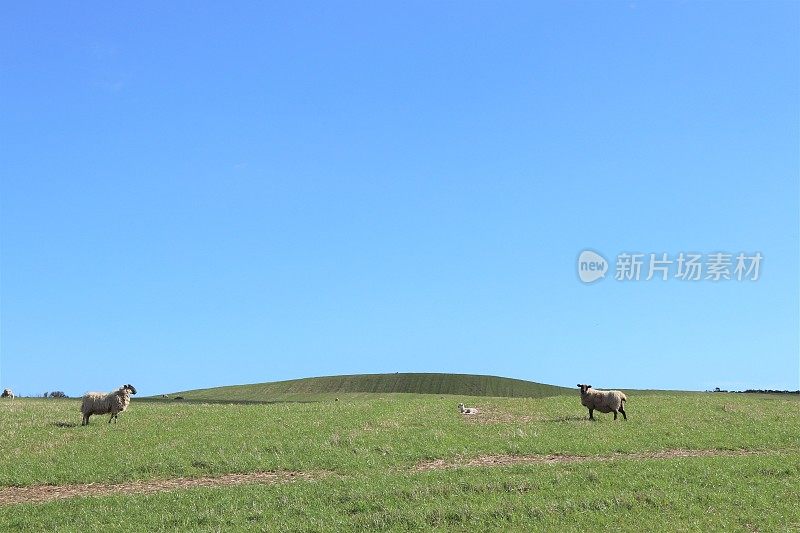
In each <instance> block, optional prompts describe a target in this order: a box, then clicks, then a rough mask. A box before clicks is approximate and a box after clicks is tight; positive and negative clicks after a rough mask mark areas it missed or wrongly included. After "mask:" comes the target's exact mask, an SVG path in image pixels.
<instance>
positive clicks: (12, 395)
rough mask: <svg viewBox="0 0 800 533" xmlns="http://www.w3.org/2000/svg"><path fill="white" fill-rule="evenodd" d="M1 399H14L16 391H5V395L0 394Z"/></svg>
mask: <svg viewBox="0 0 800 533" xmlns="http://www.w3.org/2000/svg"><path fill="white" fill-rule="evenodd" d="M0 398H11V399H12V400H13V399H14V391H13V390H11V389H3V394H0Z"/></svg>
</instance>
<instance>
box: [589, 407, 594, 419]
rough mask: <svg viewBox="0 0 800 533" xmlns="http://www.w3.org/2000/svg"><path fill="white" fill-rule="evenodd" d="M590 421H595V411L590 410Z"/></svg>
mask: <svg viewBox="0 0 800 533" xmlns="http://www.w3.org/2000/svg"><path fill="white" fill-rule="evenodd" d="M589 420H594V409H589Z"/></svg>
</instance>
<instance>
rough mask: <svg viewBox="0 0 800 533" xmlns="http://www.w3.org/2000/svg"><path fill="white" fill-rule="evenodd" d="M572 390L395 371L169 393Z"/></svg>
mask: <svg viewBox="0 0 800 533" xmlns="http://www.w3.org/2000/svg"><path fill="white" fill-rule="evenodd" d="M572 392H573V391H572V389H568V388H564V387H556V386H554V385H544V384H542V383H535V382H533V381H524V380H521V379H511V378H501V377H496V376H477V375H470V374H422V373H420V374H407V373H397V374H358V375H352V376H326V377H318V378H305V379H293V380H289V381H276V382H273V383H255V384H252V385H232V386H228V387H215V388H211V389H197V390H191V391H183V392H176V393H173V394H170V395H169V396H170V397H175V396H182V397H184V398H186V399H187V400H204V401H209V400H214V401H227V402H230V401H238V402H259V401H261V402H263V401H313V400H319V399H328V398H331V397H333V396H336V395H339V394H346V393H362V394H363V393H369V394H392V393H413V394H458V395H463V396H501V397H509V398H544V397H547V396H556V395H559V394H569V393H572Z"/></svg>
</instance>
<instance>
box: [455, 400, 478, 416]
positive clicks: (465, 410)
mask: <svg viewBox="0 0 800 533" xmlns="http://www.w3.org/2000/svg"><path fill="white" fill-rule="evenodd" d="M458 412H460V413H461V414H462V415H477V414H478V409H477V408H475V407H464V404H463V403H460V404H458Z"/></svg>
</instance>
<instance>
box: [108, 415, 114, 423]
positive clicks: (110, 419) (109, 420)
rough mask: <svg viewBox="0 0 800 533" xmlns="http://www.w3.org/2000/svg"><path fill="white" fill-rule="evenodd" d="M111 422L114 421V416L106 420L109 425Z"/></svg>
mask: <svg viewBox="0 0 800 533" xmlns="http://www.w3.org/2000/svg"><path fill="white" fill-rule="evenodd" d="M112 420H114V415H111V418H109V419H108V423H109V424H110V423H111V421H112Z"/></svg>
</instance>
